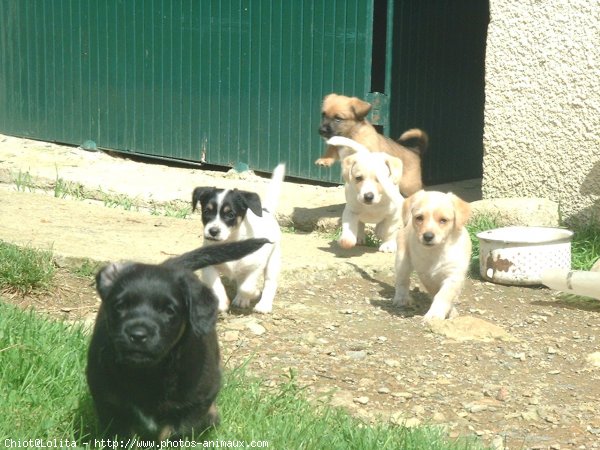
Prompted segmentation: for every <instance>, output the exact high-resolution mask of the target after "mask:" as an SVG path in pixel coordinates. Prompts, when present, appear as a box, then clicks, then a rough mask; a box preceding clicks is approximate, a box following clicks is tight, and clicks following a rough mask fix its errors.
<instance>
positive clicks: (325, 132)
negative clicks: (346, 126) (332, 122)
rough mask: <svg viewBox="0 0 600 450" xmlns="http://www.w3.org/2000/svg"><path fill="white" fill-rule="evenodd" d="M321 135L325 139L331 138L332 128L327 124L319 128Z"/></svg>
mask: <svg viewBox="0 0 600 450" xmlns="http://www.w3.org/2000/svg"><path fill="white" fill-rule="evenodd" d="M319 134H320V135H321V136H323V137H327V138H330V137H331V127H330V126H329V125H327V124H323V125H321V126H320V127H319Z"/></svg>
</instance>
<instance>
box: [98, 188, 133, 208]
mask: <svg viewBox="0 0 600 450" xmlns="http://www.w3.org/2000/svg"><path fill="white" fill-rule="evenodd" d="M99 193H100V196H101V197H102V203H103V204H104V206H106V207H108V208H122V209H124V210H125V211H139V209H140V207H139V203H140V202H139V201H138V200H137V199H135V198H131V197H128V196H127V195H124V194H108V193H106V192H102V191H99Z"/></svg>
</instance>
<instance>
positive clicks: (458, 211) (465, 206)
mask: <svg viewBox="0 0 600 450" xmlns="http://www.w3.org/2000/svg"><path fill="white" fill-rule="evenodd" d="M448 195H449V196H450V197H451V198H452V204H453V205H454V226H455V227H456V228H462V227H464V226H465V224H466V223H467V222H468V221H469V217H471V205H470V204H469V203H467V202H465V201H464V200H463V199H461V198H460V197H458V196H456V195H454V194H453V193H451V192H449V193H448Z"/></svg>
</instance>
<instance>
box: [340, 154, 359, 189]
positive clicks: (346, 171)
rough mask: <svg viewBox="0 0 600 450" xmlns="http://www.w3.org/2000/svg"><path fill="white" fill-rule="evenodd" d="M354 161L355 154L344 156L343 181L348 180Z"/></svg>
mask: <svg viewBox="0 0 600 450" xmlns="http://www.w3.org/2000/svg"><path fill="white" fill-rule="evenodd" d="M355 162H356V155H350V156H346V157H345V158H344V159H343V160H342V176H343V177H344V181H345V182H346V183H348V182H349V181H350V178H351V177H350V171H351V170H352V166H354V163H355Z"/></svg>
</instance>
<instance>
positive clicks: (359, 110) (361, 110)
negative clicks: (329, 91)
mask: <svg viewBox="0 0 600 450" xmlns="http://www.w3.org/2000/svg"><path fill="white" fill-rule="evenodd" d="M350 107H351V108H352V111H354V115H355V116H356V119H357V120H363V119H364V118H365V116H366V115H367V114H369V111H371V104H370V103H367V102H365V101H364V100H361V99H360V98H358V97H352V98H351V99H350Z"/></svg>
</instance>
